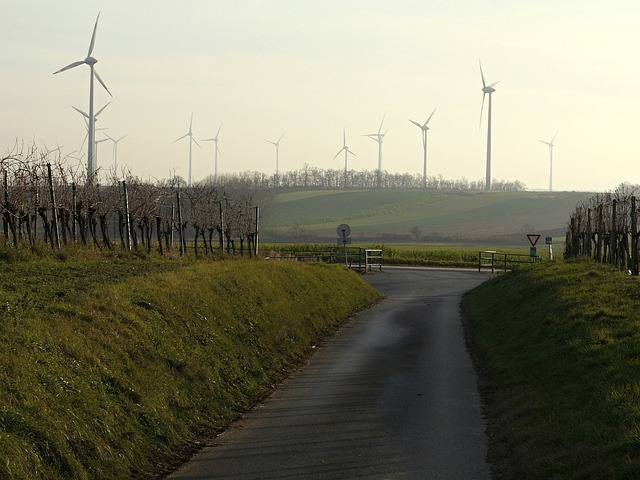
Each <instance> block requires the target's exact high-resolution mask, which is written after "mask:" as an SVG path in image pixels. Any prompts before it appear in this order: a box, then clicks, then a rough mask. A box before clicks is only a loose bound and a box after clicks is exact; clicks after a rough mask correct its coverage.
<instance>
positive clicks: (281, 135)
mask: <svg viewBox="0 0 640 480" xmlns="http://www.w3.org/2000/svg"><path fill="white" fill-rule="evenodd" d="M282 137H284V132H282V135H280V138H279V139H278V141H277V142H276V143H278V144H279V143H280V140H282Z"/></svg>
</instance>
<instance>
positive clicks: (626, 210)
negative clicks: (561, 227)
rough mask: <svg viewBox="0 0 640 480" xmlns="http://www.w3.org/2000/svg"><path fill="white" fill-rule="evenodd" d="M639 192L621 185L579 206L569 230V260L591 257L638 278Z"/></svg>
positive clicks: (567, 244) (635, 187)
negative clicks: (637, 194)
mask: <svg viewBox="0 0 640 480" xmlns="http://www.w3.org/2000/svg"><path fill="white" fill-rule="evenodd" d="M637 189H638V186H637V185H635V186H634V185H630V184H621V185H619V186H618V187H617V188H616V189H615V190H613V191H610V192H606V193H598V194H595V195H594V196H593V197H591V198H590V199H589V200H588V201H587V202H585V203H583V204H581V205H578V206H577V207H576V210H575V212H574V213H573V214H572V215H571V218H570V220H569V224H568V228H567V233H566V242H565V258H574V257H579V256H587V257H591V258H593V259H594V260H595V261H596V262H601V263H608V264H611V265H614V266H616V267H617V268H619V269H621V270H623V271H628V272H629V273H631V274H633V275H638V274H639V269H638V238H639V237H640V232H639V231H638V208H639V205H638V202H637V199H636V196H635V191H636V190H637Z"/></svg>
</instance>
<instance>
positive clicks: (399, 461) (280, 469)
mask: <svg viewBox="0 0 640 480" xmlns="http://www.w3.org/2000/svg"><path fill="white" fill-rule="evenodd" d="M366 278H367V280H368V281H369V282H370V283H371V284H372V285H373V286H375V287H376V288H377V289H378V290H379V291H380V292H381V293H383V294H384V295H385V296H386V299H385V300H384V301H383V302H381V303H380V304H378V305H376V306H375V307H373V308H371V309H369V310H367V311H366V312H364V313H362V314H361V315H358V316H357V317H355V318H354V319H353V320H352V321H351V322H350V323H349V324H348V325H347V326H346V327H345V328H343V329H342V330H341V331H340V332H338V334H337V335H336V336H335V337H334V338H333V339H331V340H330V341H328V342H327V343H326V344H324V345H323V346H321V347H319V348H318V351H317V352H316V354H315V355H314V356H313V357H312V359H311V360H310V362H309V363H308V364H307V365H306V366H305V367H304V368H303V369H302V370H301V371H300V372H298V373H296V374H295V375H294V376H292V378H290V379H289V380H288V381H287V382H285V384H283V385H282V386H281V387H280V388H278V389H277V390H276V391H275V393H274V394H273V395H272V396H271V397H270V398H269V399H267V400H266V401H265V402H264V403H263V404H261V405H259V406H258V407H256V408H255V409H254V410H253V411H252V412H250V413H248V414H247V415H246V416H245V417H244V418H243V419H242V420H241V421H239V422H237V423H236V424H235V425H234V426H233V427H231V428H230V429H229V430H228V431H227V432H225V433H223V434H222V435H220V436H219V437H217V438H216V439H215V440H214V441H213V442H212V444H211V445H210V446H208V447H206V448H204V449H203V450H202V451H201V452H200V453H199V454H197V455H196V456H195V457H194V458H193V459H191V460H190V461H189V462H188V463H187V464H186V465H185V466H184V467H183V468H181V469H180V470H179V471H177V472H175V473H174V474H173V475H172V476H170V477H169V478H170V479H171V480H196V479H198V480H203V479H243V480H247V479H260V480H272V479H273V480H276V479H277V480H285V479H323V480H325V479H341V480H342V479H421V480H423V479H439V478H442V479H448V480H454V479H464V480H468V479H489V478H490V468H489V465H488V464H487V463H486V460H485V456H486V453H487V439H486V436H485V424H484V420H483V417H482V413H481V407H480V399H479V395H478V390H477V384H476V375H475V372H474V370H473V365H472V362H471V360H470V358H469V354H468V352H467V350H466V348H465V343H464V338H463V332H462V325H461V322H460V316H459V303H460V297H461V295H462V294H463V293H464V292H465V291H467V290H469V289H471V288H473V287H474V286H476V285H477V284H479V283H480V282H482V281H484V280H486V279H487V275H486V274H484V273H478V272H472V271H454V270H431V269H391V268H387V269H385V270H384V271H383V272H380V273H375V274H374V275H368V276H367V277H366Z"/></svg>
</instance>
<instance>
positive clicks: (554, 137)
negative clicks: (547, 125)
mask: <svg viewBox="0 0 640 480" xmlns="http://www.w3.org/2000/svg"><path fill="white" fill-rule="evenodd" d="M557 136H558V132H556V134H555V135H554V136H553V138H552V139H551V144H552V145H553V141H554V140H555V139H556V137H557Z"/></svg>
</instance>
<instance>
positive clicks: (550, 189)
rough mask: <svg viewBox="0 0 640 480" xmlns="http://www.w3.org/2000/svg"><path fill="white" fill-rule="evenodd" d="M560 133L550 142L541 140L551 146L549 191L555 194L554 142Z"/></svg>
mask: <svg viewBox="0 0 640 480" xmlns="http://www.w3.org/2000/svg"><path fill="white" fill-rule="evenodd" d="M557 135H558V132H556V134H555V135H554V136H553V138H552V139H551V141H550V142H545V141H544V140H540V141H541V142H542V143H544V144H545V145H548V146H549V191H550V192H553V141H554V140H555V139H556V136H557Z"/></svg>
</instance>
